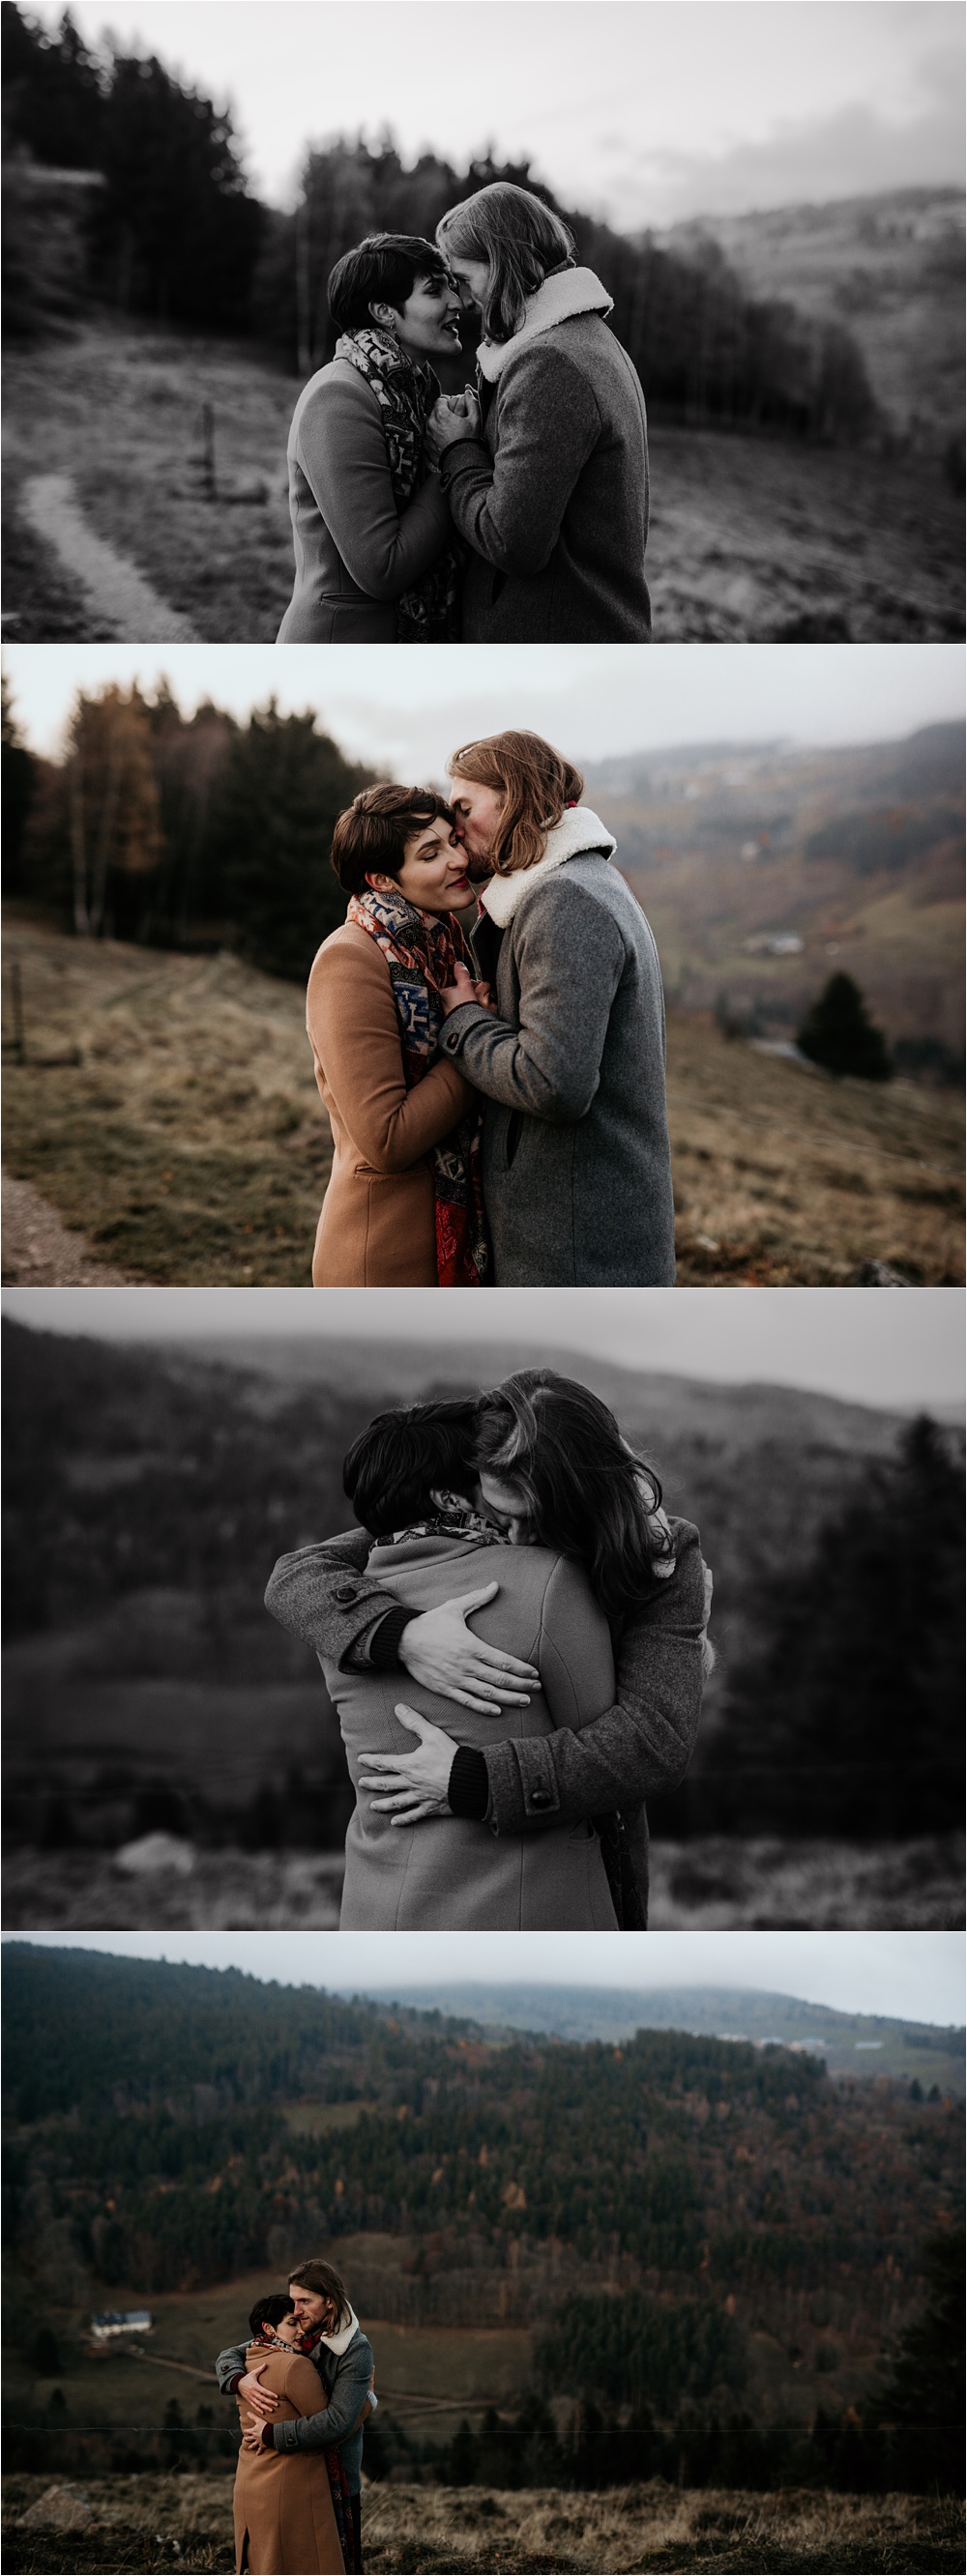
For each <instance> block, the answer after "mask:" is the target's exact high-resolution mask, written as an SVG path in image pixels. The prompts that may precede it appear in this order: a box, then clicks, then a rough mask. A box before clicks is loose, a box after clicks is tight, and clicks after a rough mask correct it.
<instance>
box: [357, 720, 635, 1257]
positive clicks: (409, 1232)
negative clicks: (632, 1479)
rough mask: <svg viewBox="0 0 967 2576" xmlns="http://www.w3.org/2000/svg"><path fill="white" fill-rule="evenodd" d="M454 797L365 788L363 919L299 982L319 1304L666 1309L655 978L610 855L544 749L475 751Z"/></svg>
mask: <svg viewBox="0 0 967 2576" xmlns="http://www.w3.org/2000/svg"><path fill="white" fill-rule="evenodd" d="M449 774H450V778H451V781H452V794H451V800H450V802H449V803H448V802H447V801H446V800H445V799H444V798H443V797H442V796H438V795H435V794H433V793H432V792H431V791H430V790H424V789H421V788H410V787H390V786H382V787H367V788H364V789H363V791H362V793H361V794H360V795H359V796H357V797H356V798H355V799H354V802H353V804H352V805H350V806H349V807H347V809H346V811H345V813H343V814H341V815H340V816H339V820H338V822H337V825H336V830H335V833H334V836H333V847H332V864H333V867H334V869H335V872H336V875H337V877H338V878H339V881H340V884H341V885H342V886H343V888H344V890H345V892H346V893H347V894H348V896H349V906H348V911H347V915H346V919H345V922H344V923H342V924H341V925H340V928H339V929H338V930H335V931H333V932H332V934H331V936H330V937H329V938H328V939H326V940H324V942H323V945H322V947H321V948H320V950H319V952H318V955H317V957H316V959H315V962H314V965H313V968H312V972H311V975H310V978H309V994H308V1013H307V1017H308V1029H309V1037H310V1041H311V1044H312V1050H313V1055H314V1058H315V1068H316V1080H317V1083H318V1086H319V1089H320V1092H321V1094H322V1098H323V1100H324V1102H325V1105H326V1108H327V1109H328V1111H329V1116H330V1121H331V1124H332V1133H333V1146H334V1154H333V1168H332V1178H331V1180H330V1183H329V1187H328V1190H327V1192H326V1196H325V1200H324V1202H323V1208H322V1214H321V1216H320V1219H319V1226H318V1231H317V1235H316V1245H315V1255H314V1259H313V1265H312V1277H313V1284H314V1286H315V1287H317V1288H355V1287H358V1288H427V1287H437V1286H439V1287H456V1288H469V1287H479V1286H484V1287H494V1286H496V1287H498V1288H505V1287H531V1288H535V1287H536V1288H540V1287H575V1286H576V1287H582V1286H584V1287H611V1288H622V1287H663V1286H670V1285H672V1284H673V1283H674V1278H675V1233H674V1210H673V1205H672V1178H671V1155H670V1149H669V1141H668V1118H667V1111H666V1104H665V1011H664V999H663V995H662V982H661V968H660V965H659V962H658V951H657V949H656V946H655V942H654V939H653V937H652V933H651V930H650V929H649V926H648V923H647V921H646V919H645V916H644V913H643V912H642V910H641V906H640V904H638V903H636V901H635V898H634V896H633V894H632V893H631V890H630V887H629V886H628V885H627V884H626V883H625V879H624V878H623V877H622V876H621V875H620V874H619V872H618V869H617V868H616V867H614V866H613V865H612V861H613V859H614V856H615V848H616V844H615V842H614V841H613V839H612V836H611V834H610V832H609V831H607V830H606V828H605V825H604V824H603V823H602V822H600V821H599V818H598V816H597V815H596V814H594V813H592V811H591V810H590V808H589V807H588V806H585V805H583V804H582V803H581V801H580V799H581V797H582V794H583V788H584V781H583V779H582V777H581V775H580V772H579V771H578V770H576V769H574V768H573V767H572V765H571V763H570V761H568V760H565V759H564V758H563V756H562V755H561V753H560V752H557V751H555V750H553V748H552V746H551V744H550V743H547V742H544V741H542V740H541V738H540V736H539V735H538V734H532V733H515V732H508V733H501V734H496V735H493V736H491V737H490V738H488V739H487V740H484V741H482V742H474V743H471V744H469V745H468V746H467V747H466V748H465V749H464V750H462V751H458V752H457V753H455V755H454V757H453V759H452V760H451V761H450V763H449ZM475 884H476V886H477V887H478V889H479V904H476V903H475ZM475 915H476V917H474V916H475ZM464 921H466V922H467V923H468V924H469V927H468V928H467V929H464V928H463V927H462V923H463V922H464Z"/></svg>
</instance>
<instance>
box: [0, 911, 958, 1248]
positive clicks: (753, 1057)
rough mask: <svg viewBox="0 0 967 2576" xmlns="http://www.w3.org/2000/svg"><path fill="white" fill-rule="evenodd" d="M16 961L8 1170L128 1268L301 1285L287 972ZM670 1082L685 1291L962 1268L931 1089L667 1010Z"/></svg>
mask: <svg viewBox="0 0 967 2576" xmlns="http://www.w3.org/2000/svg"><path fill="white" fill-rule="evenodd" d="M15 957H16V958H18V959H19V962H20V967H21V978H22V989H23V997H24V1011H25V1021H26V1051H27V1062H26V1064H24V1065H20V1064H18V1063H16V1062H15V1061H13V1060H12V1058H11V1053H10V1050H9V1048H8V1050H7V1052H8V1064H7V1074H6V1117H5V1130H4V1136H5V1142H4V1161H5V1165H6V1168H7V1170H8V1171H10V1172H11V1173H12V1174H13V1175H14V1177H15V1178H16V1179H18V1180H22V1181H29V1182H31V1183H32V1184H33V1186H34V1188H35V1189H37V1190H38V1191H39V1192H40V1193H41V1195H42V1197H43V1198H45V1199H46V1200H47V1201H48V1202H49V1203H51V1204H52V1205H53V1206H54V1207H56V1208H57V1210H58V1211H59V1213H60V1215H61V1216H62V1217H63V1218H64V1219H65V1221H66V1222H67V1224H68V1225H70V1226H76V1227H79V1228H80V1229H82V1231H83V1233H84V1234H85V1236H86V1238H87V1240H88V1242H89V1244H90V1245H91V1247H92V1249H93V1251H94V1252H95V1253H96V1254H98V1255H99V1256H100V1258H101V1259H102V1260H107V1261H110V1262H112V1263H116V1264H117V1265H118V1266H119V1267H120V1268H121V1269H122V1270H125V1271H127V1272H128V1273H129V1274H130V1275H131V1277H132V1278H134V1279H136V1280H140V1281H143V1282H144V1281H147V1282H151V1283H154V1284H157V1285H171V1286H185V1287H189V1286H190V1287H195V1286H206V1287H215V1286H232V1287H253V1286H254V1287H273V1286H283V1287H300V1286H302V1287H304V1286H308V1284H309V1279H310V1275H311V1262H312V1245H313V1239H314V1235H315V1229H316V1220H317V1217H318V1213H319V1208H320V1205H321V1202H322V1196H323V1191H324V1189H325V1185H326V1180H327V1177H328V1171H329V1164H330V1158H331V1143H330V1137H329V1130H328V1122H327V1120H326V1117H325V1113H324V1111H323V1110H322V1107H321V1104H320V1102H319V1098H318V1094H317V1091H316V1088H315V1083H314V1080H313V1075H312V1065H311V1057H310V1053H309V1048H308V1043H307V1040H306V1036H305V1028H304V1020H303V999H302V994H301V991H299V989H298V988H297V987H296V986H294V985H291V984H283V983H279V982H277V981H275V980H274V978H272V977H271V976H267V975H261V974H259V973H257V972H256V970H255V969H254V968H252V967H247V966H243V965H242V964H240V962H239V961H238V959H236V958H234V957H231V956H227V955H224V954H223V955H220V956H217V957H214V958H204V959H199V958H197V957H182V956H174V955H168V954H164V953H161V952H159V951H147V950H144V949H139V948H135V947H126V946H123V945H122V944H120V943H119V942H112V941H109V940H105V941H103V942H95V943H93V944H90V945H89V944H87V943H86V942H83V941H77V940H73V939H69V938H66V937H63V936H62V935H60V934H59V933H57V932H56V931H52V930H48V929H43V928H39V927H37V926H36V925H35V924H32V923H30V922H28V921H25V920H22V919H18V920H14V921H12V922H11V924H10V927H9V931H8V936H7V943H6V960H7V973H8V975H9V972H10V968H11V966H12V963H13V960H14V958H15ZM8 1028H9V1018H8V1016H5V1030H8ZM668 1095H669V1114H670V1121H671V1133H672V1156H673V1165H674V1173H675V1200H676V1206H677V1210H678V1227H677V1236H678V1262H679V1270H678V1276H679V1283H680V1285H681V1286H683V1287H689V1286H708V1287H717V1286H730V1285H732V1286H738V1285H749V1286H772V1287H789V1286H794V1285H798V1286H806V1287H825V1286H850V1285H852V1286H855V1285H862V1284H864V1282H865V1281H866V1279H868V1278H869V1277H871V1276H872V1277H873V1278H874V1280H875V1271H871V1265H876V1264H881V1265H886V1267H887V1268H888V1269H891V1270H894V1271H896V1272H897V1273H898V1275H899V1277H900V1278H901V1279H902V1280H904V1281H907V1282H909V1283H910V1284H912V1285H922V1286H940V1285H947V1286H950V1285H956V1284H958V1283H959V1282H960V1281H961V1280H962V1279H963V1276H964V1270H963V1248H962V1207H963V1190H962V1182H961V1163H962V1129H963V1121H962V1114H961V1109H960V1104H959V1102H958V1101H956V1100H954V1099H952V1098H951V1096H950V1095H948V1094H945V1093H937V1092H932V1091H926V1090H918V1089H914V1088H913V1087H912V1086H909V1085H904V1084H890V1085H884V1086H882V1087H881V1086H878V1085H875V1084H872V1083H861V1082H833V1081H832V1080H830V1079H829V1078H828V1077H827V1076H826V1075H824V1074H820V1073H813V1072H811V1071H806V1070H804V1069H803V1068H802V1067H800V1066H798V1065H796V1064H793V1063H789V1062H787V1061H785V1060H783V1059H781V1058H777V1057H773V1056H765V1055H760V1054H757V1053H756V1052H754V1051H753V1050H752V1049H750V1048H748V1047H746V1046H744V1045H741V1044H731V1045H730V1044H729V1043H728V1041H727V1040H726V1039H724V1038H723V1037H722V1036H720V1034H719V1032H718V1030H717V1029H716V1028H715V1027H714V1025H713V1024H712V1023H711V1021H708V1020H705V1019H702V1018H701V1017H696V1018H687V1017H685V1016H683V1015H679V1016H673V1018H672V1019H671V1021H670V1023H669V1074H668ZM7 1275H8V1273H7V1272H5V1276H7ZM9 1275H12V1274H9ZM24 1284H28V1285H29V1278H27V1277H26V1274H25V1282H24Z"/></svg>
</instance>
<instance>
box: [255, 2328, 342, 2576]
mask: <svg viewBox="0 0 967 2576" xmlns="http://www.w3.org/2000/svg"><path fill="white" fill-rule="evenodd" d="M248 2322H249V2334H250V2336H251V2341H250V2343H249V2345H248V2346H247V2349H246V2351H245V2353H244V2356H240V2358H244V2363H245V2368H246V2370H247V2371H249V2372H254V2373H257V2374H258V2377H259V2379H260V2382H261V2384H262V2386H263V2387H264V2388H266V2389H270V2390H271V2391H272V2394H273V2396H275V2397H276V2398H277V2399H278V2406H277V2409H276V2413H275V2417H274V2421H275V2422H276V2423H279V2424H293V2423H295V2422H296V2421H297V2420H298V2418H299V2417H305V2416H313V2415H318V2414H321V2412H322V2410H323V2408H324V2407H325V2404H326V2391H325V2389H324V2387H323V2384H322V2381H321V2379H320V2377H319V2373H318V2371H317V2370H316V2369H314V2367H313V2364H312V2362H311V2361H310V2359H309V2357H308V2354H307V2353H306V2352H305V2350H304V2349H300V2346H301V2345H302V2344H303V2341H304V2338H303V2330H302V2326H301V2323H300V2320H299V2318H298V2317H297V2316H296V2314H295V2310H294V2308H293V2304H292V2299H291V2297H290V2296H289V2295H288V2294H287V2293H286V2292H285V2291H278V2292H276V2293H273V2294H272V2295H271V2296H270V2297H269V2298H267V2299H257V2300H256V2303H255V2306H254V2308H253V2309H252V2311H251V2314H250V2316H249V2321H248ZM238 2412H239V2418H240V2422H241V2427H242V2434H243V2440H242V2445H241V2448H240V2450H239V2454H238V2467H237V2469H236V2473H235V2491H234V2498H233V2503H234V2514H235V2565H236V2569H238V2570H241V2569H251V2570H252V2576H258V2571H259V2569H261V2568H275V2569H285V2568H291V2570H292V2571H293V2576H305V2571H307V2570H308V2571H310V2576H345V2570H346V2566H347V2558H346V2553H345V2549H344V2546H343V2535H342V2534H341V2532H340V2521H341V2522H342V2524H343V2532H345V2528H346V2524H347V2523H348V2522H350V2521H351V2516H350V2515H349V2513H348V2511H346V2510H345V2509H344V2510H342V2511H340V2513H339V2514H338V2516H337V2504H338V2505H339V2506H340V2507H342V2504H343V2499H342V2495H341V2486H342V2478H341V2475H340V2462H339V2454H338V2451H337V2450H336V2449H335V2446H333V2448H332V2454H331V2465H330V2459H329V2456H328V2455H327V2453H325V2452H323V2451H321V2450H316V2451H303V2450H297V2451H292V2452H288V2451H279V2450H276V2449H275V2448H274V2447H273V2448H270V2447H269V2446H268V2445H267V2444H261V2445H260V2447H258V2448H255V2447H254V2435H255V2431H256V2429H258V2430H259V2431H260V2430H261V2427H260V2426H259V2425H258V2418H257V2417H256V2416H254V2415H253V2413H252V2409H251V2407H250V2406H249V2404H248V2401H247V2398H246V2396H245V2395H244V2393H240V2394H239V2397H238ZM246 2434H247V2435H249V2439H248V2440H246V2439H245V2438H244V2437H245V2436H246ZM345 2503H346V2507H348V2503H349V2497H348V2490H347V2493H346V2499H345Z"/></svg>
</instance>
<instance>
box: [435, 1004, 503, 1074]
mask: <svg viewBox="0 0 967 2576" xmlns="http://www.w3.org/2000/svg"><path fill="white" fill-rule="evenodd" d="M471 1015H472V1016H471ZM493 1016H494V1015H493V1012H492V1011H485V1010H484V1008H483V1005H482V1003H480V1002H458V1003H457V1006H456V1009H455V1010H453V1011H451V1012H450V1013H449V1015H448V1017H447V1018H446V1019H445V1021H444V1023H443V1027H442V1029H441V1031H440V1035H439V1037H438V1039H437V1045H438V1047H439V1048H440V1052H441V1054H442V1055H449V1056H452V1057H453V1058H454V1060H455V1059H456V1057H457V1056H458V1055H459V1053H460V1049H461V1047H462V1045H463V1041H464V1038H465V1037H467V1036H468V1035H469V1032H470V1030H471V1028H472V1027H473V1026H474V1025H475V1023H476V1021H477V1020H486V1022H487V1026H488V1028H490V1027H491V1026H492V1024H493Z"/></svg>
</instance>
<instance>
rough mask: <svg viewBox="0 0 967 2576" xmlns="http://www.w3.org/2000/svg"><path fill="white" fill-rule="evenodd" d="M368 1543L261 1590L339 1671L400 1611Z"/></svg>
mask: <svg viewBox="0 0 967 2576" xmlns="http://www.w3.org/2000/svg"><path fill="white" fill-rule="evenodd" d="M372 1544H373V1542H372V1539H371V1538H370V1535H369V1532H368V1530H363V1529H351V1530H342V1531H341V1532H340V1534H339V1536H338V1538H331V1539H324V1540H322V1541H321V1542H320V1543H318V1544H316V1545H315V1546H312V1547H297V1548H296V1549H295V1550H294V1552H293V1554H292V1555H291V1556H280V1558H279V1561H278V1564H277V1565H276V1566H274V1567H273V1569H272V1573H271V1574H270V1576H269V1580H268V1584H267V1587H266V1593H265V1607H266V1609H267V1610H269V1611H271V1614H272V1617H273V1619H277V1620H278V1622H279V1626H280V1628H288V1630H289V1633H290V1635H291V1636H293V1637H301V1638H302V1639H303V1640H304V1643H305V1644H306V1645H307V1646H312V1647H313V1648H314V1649H315V1652H316V1654H317V1655H321V1656H322V1657H323V1659H324V1661H325V1662H326V1663H328V1664H335V1666H336V1667H337V1670H339V1671H340V1672H342V1671H345V1670H346V1669H347V1667H348V1666H349V1665H350V1658H351V1657H352V1655H353V1650H354V1648H356V1649H358V1647H359V1644H360V1641H361V1639H362V1638H364V1637H366V1636H368V1634H369V1632H370V1630H371V1629H372V1628H374V1627H375V1626H376V1624H377V1622H378V1621H379V1620H380V1619H382V1618H383V1616H384V1615H385V1613H386V1612H387V1611H391V1612H396V1611H398V1610H399V1607H400V1605H399V1602H398V1600H397V1599H396V1597H395V1594H393V1593H391V1592H381V1591H380V1588H379V1583H378V1582H377V1581H375V1580H374V1579H373V1578H372V1577H371V1576H369V1575H368V1574H367V1572H366V1567H367V1563H368V1560H369V1553H370V1549H371V1547H372ZM411 1615H412V1616H414V1617H415V1615H416V1614H415V1612H414V1613H412V1614H411ZM223 2357H224V2356H223Z"/></svg>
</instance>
